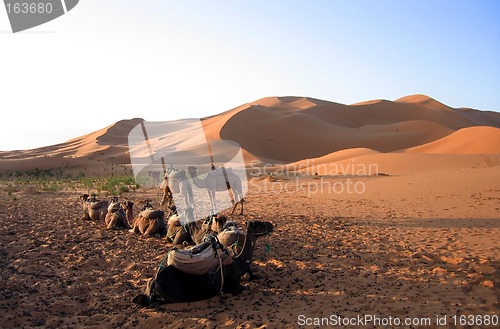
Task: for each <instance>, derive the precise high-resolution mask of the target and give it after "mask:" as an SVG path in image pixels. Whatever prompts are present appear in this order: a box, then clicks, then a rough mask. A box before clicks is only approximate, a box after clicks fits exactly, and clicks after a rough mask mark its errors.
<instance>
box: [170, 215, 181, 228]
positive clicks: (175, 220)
mask: <svg viewBox="0 0 500 329" xmlns="http://www.w3.org/2000/svg"><path fill="white" fill-rule="evenodd" d="M167 225H168V226H181V225H182V224H181V219H180V217H179V215H172V216H170V218H169V219H168V221H167Z"/></svg>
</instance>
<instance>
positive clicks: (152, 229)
mask: <svg viewBox="0 0 500 329" xmlns="http://www.w3.org/2000/svg"><path fill="white" fill-rule="evenodd" d="M159 230H160V225H159V224H158V222H157V221H156V220H154V219H153V220H150V221H149V227H148V229H147V230H146V232H144V235H146V234H147V235H150V236H152V235H155V234H156V233H158V231H159Z"/></svg>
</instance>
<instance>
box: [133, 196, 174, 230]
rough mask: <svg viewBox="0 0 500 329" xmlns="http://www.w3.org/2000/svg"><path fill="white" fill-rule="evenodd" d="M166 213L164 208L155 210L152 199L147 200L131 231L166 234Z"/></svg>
mask: <svg viewBox="0 0 500 329" xmlns="http://www.w3.org/2000/svg"><path fill="white" fill-rule="evenodd" d="M164 218H165V213H164V212H163V210H159V209H158V210H153V205H151V201H150V200H146V201H145V205H144V206H143V207H142V209H141V212H140V213H139V216H138V217H137V218H135V219H134V221H133V222H134V223H133V225H132V229H131V230H130V232H133V233H140V234H142V235H155V234H158V235H160V236H162V235H165V233H166V232H167V226H166V225H165V220H164Z"/></svg>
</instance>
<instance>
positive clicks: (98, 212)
mask: <svg viewBox="0 0 500 329" xmlns="http://www.w3.org/2000/svg"><path fill="white" fill-rule="evenodd" d="M80 199H81V200H82V201H83V203H82V211H83V219H92V220H102V221H104V219H105V217H106V214H107V213H108V205H109V202H108V201H106V200H98V199H97V198H96V195H95V194H92V196H90V197H89V195H88V194H83V195H81V196H80Z"/></svg>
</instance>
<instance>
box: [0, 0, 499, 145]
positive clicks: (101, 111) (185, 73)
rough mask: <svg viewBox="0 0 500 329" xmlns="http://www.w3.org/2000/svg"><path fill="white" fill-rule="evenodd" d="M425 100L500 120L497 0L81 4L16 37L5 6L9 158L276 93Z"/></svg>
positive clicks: (4, 136)
mask: <svg viewBox="0 0 500 329" xmlns="http://www.w3.org/2000/svg"><path fill="white" fill-rule="evenodd" d="M416 93H421V94H427V95H429V96H431V97H433V98H435V99H437V100H439V101H441V102H443V103H445V104H447V105H449V106H452V107H472V108H476V109H482V110H494V111H500V1H496V0H490V1H472V0H470V1H463V0H450V1H447V0H440V1H432V0H408V1H401V0H394V1H392V0H391V1H388V0H378V1H375V0H364V1H361V0H357V1H356V0H354V1H344V0H342V1H341V0H339V1H335V0H325V1H315V0H309V1H294V0H286V1H285V0H281V1H279V0H274V1H268V0H252V1H250V0H246V1H243V0H239V1H213V0H203V1H202V0H199V1H179V0H149V1H137V0H134V1H132V0H107V1H103V0H81V1H80V3H79V4H78V5H77V6H76V7H75V8H74V9H73V10H71V11H70V12H69V13H67V14H66V15H64V16H62V17H59V18H57V19H55V20H53V21H51V22H49V23H46V24H44V25H40V26H38V27H35V28H33V29H30V30H27V31H25V32H20V33H16V34H13V33H12V32H11V30H10V25H9V21H8V18H7V13H6V10H5V7H3V6H2V7H0V113H1V118H2V122H3V128H2V129H0V150H12V149H28V148H34V147H39V146H47V145H51V144H56V143H61V142H64V141H66V140H68V139H71V138H74V137H78V136H80V135H83V134H86V133H90V132H93V131H95V130H98V129H101V128H104V127H105V126H108V125H110V124H112V123H114V122H116V121H118V120H121V119H131V118H134V117H141V118H144V119H146V120H149V121H167V120H173V119H181V118H200V117H204V116H208V115H213V114H217V113H220V112H223V111H226V110H229V109H231V108H233V107H236V106H239V105H241V104H243V103H246V102H251V101H254V100H257V99H259V98H262V97H267V96H309V97H314V98H320V99H325V100H329V101H334V102H339V103H344V104H352V103H356V102H361V101H365V100H370V99H381V98H382V99H389V100H395V99H397V98H400V97H403V96H406V95H409V94H416Z"/></svg>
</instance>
